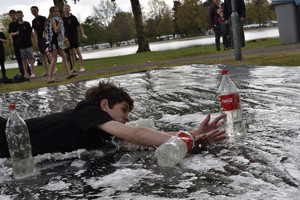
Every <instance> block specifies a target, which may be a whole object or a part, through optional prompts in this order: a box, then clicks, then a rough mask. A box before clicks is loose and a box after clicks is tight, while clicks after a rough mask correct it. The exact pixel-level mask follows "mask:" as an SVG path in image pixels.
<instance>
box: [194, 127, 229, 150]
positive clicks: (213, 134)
mask: <svg viewBox="0 0 300 200" xmlns="http://www.w3.org/2000/svg"><path fill="white" fill-rule="evenodd" d="M224 133H225V130H219V129H215V130H212V131H210V132H208V133H204V134H201V135H197V136H194V138H195V141H194V142H195V146H194V149H193V150H192V151H193V152H194V153H196V152H198V151H199V150H201V149H202V148H205V147H206V146H207V145H209V144H210V143H212V142H215V141H218V140H223V139H225V138H226V136H225V134H224Z"/></svg>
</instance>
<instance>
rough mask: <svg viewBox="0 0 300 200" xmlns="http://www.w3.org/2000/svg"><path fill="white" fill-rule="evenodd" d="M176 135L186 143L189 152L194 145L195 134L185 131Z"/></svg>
mask: <svg viewBox="0 0 300 200" xmlns="http://www.w3.org/2000/svg"><path fill="white" fill-rule="evenodd" d="M176 135H177V137H178V138H179V139H181V140H182V141H183V142H184V143H185V144H186V146H187V149H188V152H190V151H191V150H192V148H193V147H194V140H193V136H192V135H190V134H187V133H185V132H179V133H177V134H176Z"/></svg>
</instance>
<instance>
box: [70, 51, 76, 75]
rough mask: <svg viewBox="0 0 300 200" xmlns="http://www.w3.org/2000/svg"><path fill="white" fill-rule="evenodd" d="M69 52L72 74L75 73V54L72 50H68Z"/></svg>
mask: <svg viewBox="0 0 300 200" xmlns="http://www.w3.org/2000/svg"><path fill="white" fill-rule="evenodd" d="M69 52H70V59H71V63H72V67H73V69H72V72H76V71H77V69H76V61H75V53H74V49H69Z"/></svg>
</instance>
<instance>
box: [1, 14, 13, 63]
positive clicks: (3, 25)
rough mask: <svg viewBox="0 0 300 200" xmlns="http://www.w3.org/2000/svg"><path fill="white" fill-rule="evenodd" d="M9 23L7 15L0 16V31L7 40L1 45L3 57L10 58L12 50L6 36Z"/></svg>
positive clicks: (7, 35) (9, 19)
mask: <svg viewBox="0 0 300 200" xmlns="http://www.w3.org/2000/svg"><path fill="white" fill-rule="evenodd" d="M10 22H11V18H10V16H9V15H8V14H2V15H0V30H1V31H2V32H3V33H4V35H5V37H6V38H7V40H6V42H5V43H3V46H4V51H5V56H6V57H10V58H11V57H13V55H14V48H13V45H12V43H11V41H10V39H9V34H8V26H9V24H10Z"/></svg>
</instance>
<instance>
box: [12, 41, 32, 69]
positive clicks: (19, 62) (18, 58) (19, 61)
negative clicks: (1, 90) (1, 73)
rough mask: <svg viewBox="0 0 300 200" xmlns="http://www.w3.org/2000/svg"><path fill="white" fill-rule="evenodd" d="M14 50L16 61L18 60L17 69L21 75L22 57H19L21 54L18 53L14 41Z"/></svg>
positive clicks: (18, 50)
mask: <svg viewBox="0 0 300 200" xmlns="http://www.w3.org/2000/svg"><path fill="white" fill-rule="evenodd" d="M14 51H15V55H16V58H17V62H18V66H19V71H20V73H21V74H22V75H24V68H23V64H22V58H21V54H20V49H19V47H18V46H17V45H15V43H14ZM28 68H29V67H28Z"/></svg>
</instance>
